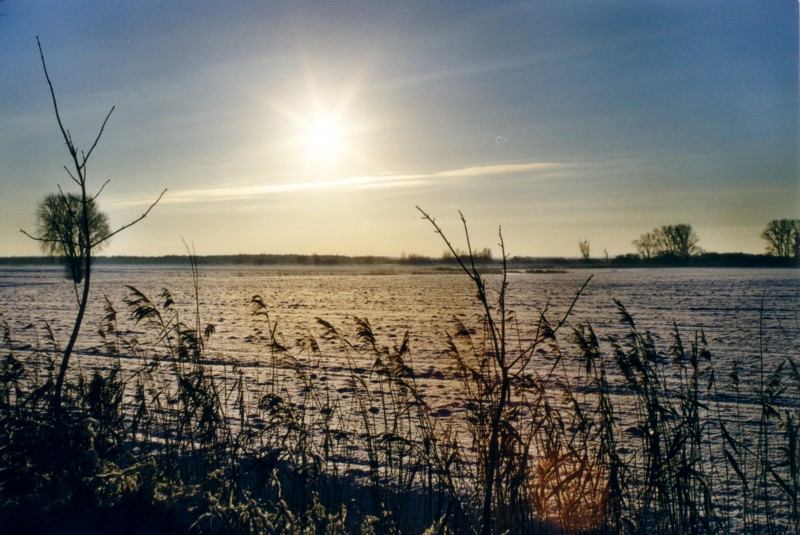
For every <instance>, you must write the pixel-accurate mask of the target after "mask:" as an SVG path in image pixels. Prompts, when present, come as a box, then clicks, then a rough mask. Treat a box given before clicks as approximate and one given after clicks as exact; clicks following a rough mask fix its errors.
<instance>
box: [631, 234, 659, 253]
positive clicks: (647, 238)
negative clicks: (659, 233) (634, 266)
mask: <svg viewBox="0 0 800 535" xmlns="http://www.w3.org/2000/svg"><path fill="white" fill-rule="evenodd" d="M633 246H634V247H636V251H637V252H638V253H639V256H641V257H642V258H644V259H645V260H647V259H650V258H652V257H653V256H655V255H656V254H657V250H658V239H657V238H656V235H655V231H654V232H647V233H645V234H642V235H641V236H640V237H639V239H638V240H633Z"/></svg>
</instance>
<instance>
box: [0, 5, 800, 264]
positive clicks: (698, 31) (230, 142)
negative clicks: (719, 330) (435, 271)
mask: <svg viewBox="0 0 800 535" xmlns="http://www.w3.org/2000/svg"><path fill="white" fill-rule="evenodd" d="M0 15H2V16H0V72H2V73H3V74H2V77H3V82H2V84H0V117H2V121H0V213H2V218H0V220H2V225H0V256H17V255H35V254H39V249H38V246H37V244H36V243H35V242H33V241H32V240H30V239H29V238H26V237H25V236H23V235H22V234H21V233H20V232H19V229H20V228H25V229H27V230H30V231H33V230H35V219H34V215H33V214H34V210H35V207H36V204H37V202H38V201H39V200H40V199H41V198H42V197H43V196H44V195H45V194H46V193H50V192H55V191H57V188H58V185H59V184H60V185H61V186H62V187H63V188H64V189H65V190H66V191H70V190H74V185H73V183H72V182H71V180H70V179H69V177H68V176H67V174H66V173H65V171H64V170H63V168H62V166H63V165H65V164H67V163H68V154H67V151H66V149H65V146H64V143H63V140H62V139H61V137H60V132H59V130H58V127H57V124H56V122H55V118H54V115H53V110H52V104H51V101H50V96H49V93H48V89H47V85H46V81H45V78H44V75H43V72H42V67H41V63H40V60H39V56H38V50H37V48H36V36H37V35H38V36H39V38H40V39H41V42H42V45H43V48H44V53H45V57H46V61H47V66H48V70H49V72H50V76H51V79H52V81H53V84H54V86H55V90H56V92H57V96H58V99H59V107H60V110H61V112H62V118H63V120H64V122H65V124H66V126H67V128H69V129H70V131H71V133H72V135H73V138H74V140H75V142H76V144H77V145H78V146H79V147H82V148H83V149H84V150H86V149H88V147H89V146H90V145H91V143H92V141H93V140H94V136H95V135H96V133H97V131H98V129H99V127H100V125H101V124H102V121H103V118H104V117H105V115H106V113H107V112H108V110H109V109H110V108H111V107H112V106H116V109H115V111H114V113H113V114H112V116H111V119H110V121H109V123H108V125H107V127H106V130H105V133H104V134H103V136H102V139H101V140H100V143H99V145H98V147H97V149H96V151H95V152H94V153H93V155H92V157H91V159H90V163H89V180H90V183H91V184H92V185H93V186H94V188H95V189H97V188H99V187H100V185H101V184H102V183H103V182H104V181H105V180H106V179H110V183H109V184H108V186H106V188H105V189H104V190H103V192H102V195H101V196H100V199H99V202H100V206H101V208H102V209H103V210H104V211H106V212H107V213H108V214H109V217H110V220H111V224H112V227H115V226H118V225H121V224H124V223H125V222H127V221H128V220H131V219H134V218H135V217H137V216H138V215H139V214H140V213H141V212H142V211H143V210H144V209H146V207H147V204H148V203H149V202H150V201H152V200H153V199H155V198H156V197H157V196H158V194H159V192H160V191H161V189H163V188H167V189H168V192H167V194H166V195H165V197H164V198H163V200H162V201H161V203H160V204H159V205H158V206H157V207H156V208H155V209H154V210H153V212H152V213H151V214H150V216H149V217H148V218H147V219H145V220H144V221H142V222H140V223H139V224H138V225H136V226H135V227H133V228H130V229H128V230H126V231H125V232H123V233H121V234H119V235H118V236H116V237H114V239H113V242H112V244H111V245H110V246H109V247H108V248H107V249H105V250H104V251H103V254H109V255H165V254H184V253H185V249H184V245H183V243H182V239H183V240H186V241H187V242H189V243H192V244H193V245H194V248H195V251H196V252H197V254H201V255H204V254H235V253H298V254H310V253H320V254H347V255H362V254H375V255H386V256H400V255H401V253H403V252H405V253H407V254H409V253H415V254H426V255H435V256H438V255H439V254H441V252H442V250H443V249H444V246H443V244H442V242H441V240H440V239H439V237H438V236H436V235H435V234H434V233H433V232H432V228H431V227H430V225H429V224H427V223H426V222H424V221H422V220H421V219H420V214H419V213H418V212H417V211H416V209H415V206H416V205H419V206H421V207H423V208H424V209H426V210H427V211H429V212H430V213H431V214H432V215H434V216H435V217H436V218H437V222H439V223H440V224H441V225H442V226H443V228H444V229H445V230H446V231H447V232H448V234H449V235H450V237H451V238H452V239H453V241H454V242H456V243H457V244H459V245H460V246H462V248H463V242H462V229H461V224H460V221H459V218H458V210H461V211H462V212H463V213H464V216H465V217H466V218H467V220H468V223H469V226H470V233H471V237H472V243H473V246H474V247H476V248H483V247H490V248H492V250H493V251H494V252H495V253H497V252H498V247H497V242H498V239H497V232H498V227H499V226H502V232H503V237H504V240H505V244H506V249H507V252H508V253H509V254H511V255H515V256H568V257H575V256H578V254H579V250H578V241H579V240H582V239H588V240H589V242H590V244H591V248H592V254H593V256H601V255H602V253H603V251H604V250H606V251H607V252H608V254H610V255H611V256H614V255H618V254H624V253H629V252H633V251H634V248H633V246H632V245H631V241H632V240H633V239H635V238H637V237H638V236H639V235H641V234H642V233H644V232H647V231H649V230H651V229H653V228H654V227H658V226H661V225H665V224H671V223H690V224H692V226H693V227H694V228H695V230H696V231H697V233H698V235H699V237H700V243H699V245H700V246H701V247H703V248H704V249H706V250H709V251H717V252H730V251H743V252H751V253H758V252H763V250H764V245H765V244H764V242H763V240H761V239H760V237H759V234H760V232H761V230H762V229H763V228H764V226H765V225H766V223H767V222H768V221H769V220H771V219H778V218H797V217H800V185H799V182H798V181H799V180H800V179H799V178H798V176H799V175H798V145H799V140H798V137H799V136H798V113H799V112H798V3H797V1H796V0H789V1H782V0H774V1H762V0H759V1H739V0H736V1H730V0H724V1H722V0H711V1H703V2H696V1H680V0H679V1H641V0H620V1H613V2H611V1H599V2H582V1H563V0H557V1H556V0H529V1H512V0H508V1H488V0H486V1H462V2H438V1H437V2H434V1H429V0H428V1H424V0H409V1H404V2H391V3H389V2H369V1H360V2H357V1H348V0H341V1H315V2H311V1H304V0H292V1H274V2H267V1H255V0H251V1H234V2H212V1H205V0H198V1H192V2H189V1H152V0H140V1H136V2H106V1H101V0H75V1H72V0H58V1H56V0H50V1H44V0H6V1H5V2H3V3H0Z"/></svg>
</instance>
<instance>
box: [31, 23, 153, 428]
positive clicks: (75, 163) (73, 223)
mask: <svg viewBox="0 0 800 535" xmlns="http://www.w3.org/2000/svg"><path fill="white" fill-rule="evenodd" d="M36 44H37V46H38V47H39V57H40V58H41V60H42V69H43V70H44V76H45V79H46V80H47V85H48V87H49V88H50V97H51V98H52V101H53V110H54V111H55V115H56V121H57V122H58V127H59V129H60V130H61V135H62V136H63V137H64V142H65V143H66V145H67V150H68V151H69V155H70V160H71V162H70V163H71V166H70V167H71V169H70V167H67V166H64V169H65V170H66V171H67V174H68V175H69V177H70V178H71V179H72V181H73V182H74V183H75V184H76V185H77V186H78V188H79V189H80V193H78V194H75V195H74V197H75V198H76V199H79V203H78V202H76V203H75V204H76V205H77V204H79V207H78V206H73V205H72V201H70V200H69V199H70V198H71V197H70V195H65V194H64V193H63V192H61V191H60V190H61V188H59V197H60V199H62V200H61V201H60V202H64V203H65V206H67V207H68V208H67V210H68V212H71V215H69V216H68V217H66V218H63V219H62V220H61V221H60V224H61V225H66V227H67V228H63V227H62V228H57V226H56V228H54V229H51V230H53V231H54V234H53V235H49V234H48V232H41V231H42V230H43V229H41V228H40V235H38V236H33V235H31V234H28V233H27V232H25V231H24V230H22V232H23V233H24V234H25V235H27V236H29V237H31V238H33V239H35V240H37V241H39V242H42V246H43V247H44V248H45V250H49V249H53V248H55V249H58V248H59V247H64V246H66V245H67V244H68V243H69V242H70V240H71V238H65V236H67V235H68V233H69V232H77V244H78V246H79V247H80V246H82V247H83V249H84V250H83V252H82V253H81V254H80V255H79V256H80V260H82V264H83V267H82V279H83V288H82V291H81V293H80V295H79V296H78V313H77V315H76V317H75V323H74V324H73V326H72V333H71V334H70V337H69V342H68V343H67V346H66V348H65V349H64V354H63V356H62V358H61V366H60V367H59V370H58V377H57V379H56V384H55V388H54V390H53V398H52V403H51V410H52V412H53V414H54V415H55V416H56V417H57V418H60V415H61V392H62V389H63V386H64V377H65V376H66V373H67V368H68V367H69V360H70V356H71V355H72V352H73V350H74V348H75V342H76V341H77V340H78V333H79V332H80V329H81V323H82V322H83V317H84V314H85V313H86V305H87V304H88V301H89V288H90V283H91V273H92V270H91V268H92V251H93V250H95V249H97V248H99V247H100V246H102V245H103V244H104V243H105V242H107V241H108V240H109V239H110V238H111V237H112V236H114V235H115V234H117V233H119V232H121V231H123V230H125V229H126V228H128V227H130V226H132V225H135V224H136V223H138V222H139V221H141V220H142V219H144V218H145V217H147V214H149V213H150V210H152V209H153V207H154V206H155V205H156V204H158V202H159V201H160V200H161V197H163V195H164V193H166V191H167V190H166V189H165V190H163V191H162V192H161V194H160V195H159V196H158V198H156V200H155V201H153V203H152V204H150V206H149V207H148V208H147V210H146V211H145V212H144V213H143V214H142V215H141V216H139V217H138V218H137V219H135V220H133V221H131V222H130V223H127V224H125V225H123V226H121V227H119V228H118V229H116V230H114V231H111V232H109V231H108V227H107V225H106V227H105V228H103V229H100V230H101V232H97V231H98V225H97V224H93V220H92V213H93V205H94V203H95V201H96V199H97V197H98V196H99V195H100V193H101V192H102V191H103V188H104V187H105V186H106V184H108V181H106V182H105V183H103V184H102V185H101V186H100V188H99V189H98V190H97V192H96V193H94V194H90V192H89V189H88V183H87V168H86V164H87V162H88V161H89V158H90V157H91V155H92V152H93V151H94V149H95V148H96V147H97V143H98V142H99V141H100V137H101V136H102V135H103V130H104V129H105V126H106V123H108V119H109V118H110V117H111V114H112V113H113V111H114V107H112V108H111V110H110V111H109V112H108V114H107V115H106V118H105V120H104V121H103V124H102V125H101V126H100V131H99V132H98V134H97V137H95V140H94V143H92V145H91V147H89V150H88V151H87V152H84V151H82V150H81V151H79V150H78V148H77V147H76V146H75V144H74V143H73V141H72V134H70V132H69V130H67V129H66V128H65V127H64V123H63V122H62V121H61V114H60V113H59V110H58V102H57V100H56V93H55V90H54V89H53V83H52V82H51V80H50V75H49V74H48V72H47V65H46V64H45V61H44V52H43V51H42V44H41V42H39V38H38V37H37V38H36ZM48 198H49V197H46V198H45V203H46V202H47V199H48ZM56 203H57V202H56ZM76 227H77V228H76ZM45 230H47V229H45ZM93 230H94V231H95V232H93ZM72 243H75V242H74V241H73V242H72ZM62 252H63V250H62ZM72 279H73V283H74V284H75V285H76V288H75V292H76V295H78V289H77V284H78V283H79V282H80V280H76V276H73V277H72Z"/></svg>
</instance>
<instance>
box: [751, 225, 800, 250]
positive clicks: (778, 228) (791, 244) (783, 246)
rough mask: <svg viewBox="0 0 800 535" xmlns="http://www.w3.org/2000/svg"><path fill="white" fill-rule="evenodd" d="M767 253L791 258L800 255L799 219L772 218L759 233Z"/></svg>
mask: <svg viewBox="0 0 800 535" xmlns="http://www.w3.org/2000/svg"><path fill="white" fill-rule="evenodd" d="M761 237H762V238H763V239H764V240H766V241H767V253H768V254H771V255H773V256H780V257H784V258H791V257H796V256H800V219H773V220H772V221H770V222H769V223H767V227H766V228H765V229H764V231H763V232H762V233H761Z"/></svg>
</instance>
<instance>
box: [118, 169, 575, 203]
mask: <svg viewBox="0 0 800 535" xmlns="http://www.w3.org/2000/svg"><path fill="white" fill-rule="evenodd" d="M565 167H567V164H564V163H557V162H530V163H521V164H500V165H485V166H475V167H464V168H459V169H448V170H445V171H436V172H433V173H427V174H410V175H392V174H386V175H380V176H357V177H347V178H340V179H335V180H314V181H308V182H288V183H284V184H240V185H234V186H224V187H218V188H205V189H188V190H179V191H175V192H170V193H168V194H167V195H166V196H165V197H164V198H163V199H162V200H161V204H189V203H207V202H225V201H236V200H240V199H252V198H253V197H257V196H263V195H277V194H281V193H295V192H301V191H314V190H323V189H336V188H398V187H411V186H414V187H420V186H425V185H427V184H430V183H431V181H432V179H437V178H475V177H482V176H495V175H501V174H519V173H529V172H543V171H553V170H557V169H563V168H565ZM149 202H152V201H149V200H144V199H142V200H136V201H118V202H113V201H112V202H110V203H109V204H111V205H113V206H139V205H143V204H148V203H149Z"/></svg>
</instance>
